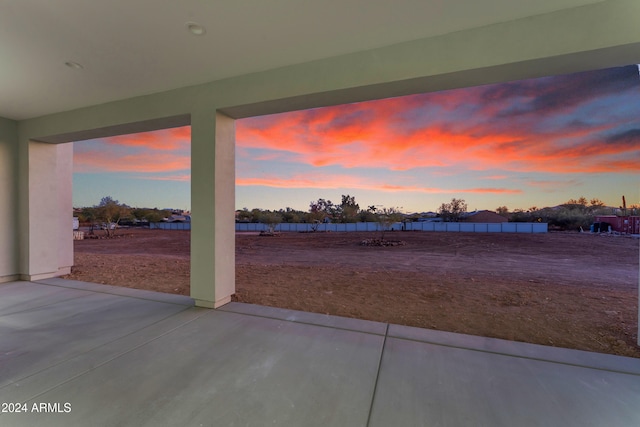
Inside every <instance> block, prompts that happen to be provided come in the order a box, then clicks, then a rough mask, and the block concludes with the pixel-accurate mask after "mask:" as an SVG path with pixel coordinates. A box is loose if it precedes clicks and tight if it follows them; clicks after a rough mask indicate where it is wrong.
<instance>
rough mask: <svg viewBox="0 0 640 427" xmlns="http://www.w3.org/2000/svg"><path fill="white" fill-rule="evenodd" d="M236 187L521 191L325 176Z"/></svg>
mask: <svg viewBox="0 0 640 427" xmlns="http://www.w3.org/2000/svg"><path fill="white" fill-rule="evenodd" d="M236 185H238V186H263V187H273V188H308V189H313V188H319V189H327V188H350V189H357V190H374V191H391V192H397V191H406V192H413V193H429V194H449V193H456V194H457V193H483V194H488V193H493V194H520V193H522V190H519V189H507V188H462V189H447V188H429V187H420V186H415V185H392V184H384V183H378V182H374V181H370V180H366V179H362V178H359V177H357V176H352V175H327V176H322V177H321V176H315V177H307V176H294V177H291V178H278V177H268V178H237V179H236Z"/></svg>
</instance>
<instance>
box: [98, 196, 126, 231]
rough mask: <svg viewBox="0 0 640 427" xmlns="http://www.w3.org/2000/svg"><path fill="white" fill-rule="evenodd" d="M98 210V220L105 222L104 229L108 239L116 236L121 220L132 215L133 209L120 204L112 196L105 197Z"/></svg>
mask: <svg viewBox="0 0 640 427" xmlns="http://www.w3.org/2000/svg"><path fill="white" fill-rule="evenodd" d="M95 208H96V219H97V220H99V221H103V222H104V224H105V225H104V229H105V233H106V235H107V237H113V236H114V235H115V231H116V228H117V227H118V224H119V223H120V220H122V219H124V218H127V217H129V216H130V215H131V208H129V206H127V205H125V204H120V202H118V201H117V200H114V199H113V198H112V197H111V196H106V197H103V198H102V199H101V200H100V204H99V205H98V206H96V207H95Z"/></svg>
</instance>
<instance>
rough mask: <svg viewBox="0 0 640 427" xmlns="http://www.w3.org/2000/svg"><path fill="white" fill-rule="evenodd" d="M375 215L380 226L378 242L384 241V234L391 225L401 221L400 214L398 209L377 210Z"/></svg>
mask: <svg viewBox="0 0 640 427" xmlns="http://www.w3.org/2000/svg"><path fill="white" fill-rule="evenodd" d="M375 215H376V219H377V222H378V224H379V225H380V240H384V232H385V231H387V230H388V229H390V228H391V226H392V225H393V224H395V223H396V222H400V221H402V213H401V212H400V209H398V208H382V209H377V210H376V212H375Z"/></svg>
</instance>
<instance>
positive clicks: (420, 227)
mask: <svg viewBox="0 0 640 427" xmlns="http://www.w3.org/2000/svg"><path fill="white" fill-rule="evenodd" d="M404 226H405V230H406V231H442V232H451V233H546V232H547V231H548V227H547V223H546V222H544V223H541V222H502V223H480V222H408V223H406V224H405V225H404ZM391 229H392V230H394V231H401V230H402V223H400V222H398V223H395V224H394V225H393V226H391ZM266 230H267V226H266V225H264V224H261V223H237V224H236V231H238V232H249V231H266ZM312 230H313V226H312V224H307V223H282V224H278V226H277V227H276V228H275V231H282V232H299V233H300V232H311V231H312ZM379 230H380V225H379V224H378V223H377V222H352V223H346V224H337V223H336V224H332V223H329V224H319V225H318V227H317V231H320V232H322V231H333V232H355V231H379Z"/></svg>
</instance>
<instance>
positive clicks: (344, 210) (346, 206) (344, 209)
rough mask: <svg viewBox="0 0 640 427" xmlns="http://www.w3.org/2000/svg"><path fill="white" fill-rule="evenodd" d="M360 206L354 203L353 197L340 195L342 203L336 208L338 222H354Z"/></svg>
mask: <svg viewBox="0 0 640 427" xmlns="http://www.w3.org/2000/svg"><path fill="white" fill-rule="evenodd" d="M359 211H360V206H359V205H358V204H357V203H356V198H355V196H350V195H348V194H347V195H344V194H343V195H342V203H340V206H339V208H338V218H339V219H340V222H343V223H344V222H356V221H357V215H358V212H359Z"/></svg>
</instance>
